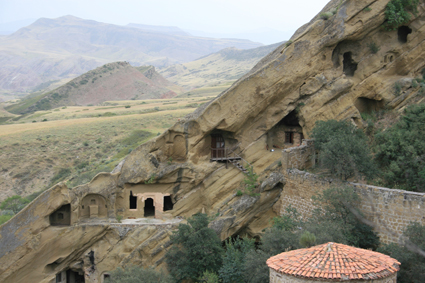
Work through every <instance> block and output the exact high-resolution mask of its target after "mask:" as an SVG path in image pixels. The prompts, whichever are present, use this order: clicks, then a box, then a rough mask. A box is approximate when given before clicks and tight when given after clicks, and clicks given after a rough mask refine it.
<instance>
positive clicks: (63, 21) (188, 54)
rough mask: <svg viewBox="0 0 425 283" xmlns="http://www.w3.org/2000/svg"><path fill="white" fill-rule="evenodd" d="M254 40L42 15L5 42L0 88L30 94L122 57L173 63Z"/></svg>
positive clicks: (1, 52) (134, 61)
mask: <svg viewBox="0 0 425 283" xmlns="http://www.w3.org/2000/svg"><path fill="white" fill-rule="evenodd" d="M261 45H262V44H260V43H255V42H251V41H249V40H239V39H238V40H237V39H213V38H203V37H194V36H183V35H170V34H165V33H152V32H151V31H145V30H142V29H140V28H134V27H126V26H117V25H112V24H107V23H101V22H97V21H93V20H85V19H81V18H78V17H74V16H64V17H59V18H56V19H49V18H41V19H38V20H37V21H35V22H34V23H33V24H31V25H29V26H27V27H24V28H21V29H19V30H18V31H16V32H15V33H13V34H11V35H8V36H4V37H2V41H1V42H0V66H1V67H0V93H1V92H3V93H17V92H18V93H22V94H23V93H25V92H28V91H30V90H31V89H32V88H35V87H37V86H38V85H40V84H42V83H46V82H49V81H54V80H59V79H64V78H68V79H71V78H73V77H76V76H78V75H81V74H82V73H84V72H87V71H89V70H91V69H94V68H96V67H99V66H101V65H104V64H106V63H110V62H116V61H128V62H130V63H131V64H132V65H134V66H140V65H153V66H156V67H160V66H168V65H171V64H174V63H182V62H188V61H191V60H194V59H196V58H199V57H201V56H204V55H207V54H210V53H214V52H217V51H219V50H221V49H223V48H226V47H230V46H236V47H238V48H242V49H244V48H253V47H258V46H261Z"/></svg>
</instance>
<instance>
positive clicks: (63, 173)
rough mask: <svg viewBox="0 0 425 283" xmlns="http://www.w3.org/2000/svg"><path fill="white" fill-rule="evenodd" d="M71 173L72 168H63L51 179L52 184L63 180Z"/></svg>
mask: <svg viewBox="0 0 425 283" xmlns="http://www.w3.org/2000/svg"><path fill="white" fill-rule="evenodd" d="M70 175H71V169H69V168H61V169H60V170H59V172H58V173H56V175H54V176H53V178H52V179H51V180H50V186H52V185H54V184H56V183H58V182H60V181H63V180H64V179H65V178H66V177H68V176H70Z"/></svg>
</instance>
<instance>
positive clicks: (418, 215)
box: [280, 169, 425, 243]
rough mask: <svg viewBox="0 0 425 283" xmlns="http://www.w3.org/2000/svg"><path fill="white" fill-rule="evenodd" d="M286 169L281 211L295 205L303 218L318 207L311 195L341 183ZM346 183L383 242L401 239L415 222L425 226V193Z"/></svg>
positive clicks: (282, 212) (281, 212)
mask: <svg viewBox="0 0 425 283" xmlns="http://www.w3.org/2000/svg"><path fill="white" fill-rule="evenodd" d="M283 171H284V172H283V173H284V175H285V178H286V185H285V186H284V187H283V191H282V196H281V200H280V201H281V205H280V214H284V213H285V208H286V207H287V206H289V205H292V207H294V208H296V209H297V210H298V212H299V213H300V214H301V215H302V216H303V217H305V218H307V217H309V216H310V215H311V212H312V210H313V209H314V206H313V203H312V200H311V197H312V196H313V195H315V194H317V193H319V192H321V191H323V190H325V189H327V188H330V187H332V186H336V185H337V183H336V182H335V181H334V180H332V179H324V178H320V177H318V176H316V175H314V174H310V173H307V172H304V171H300V170H297V169H288V170H283ZM346 184H348V185H349V186H352V187H353V188H354V189H355V190H356V191H357V193H358V194H359V195H360V197H361V199H362V202H361V206H360V210H361V211H362V213H363V214H364V215H365V217H366V218H367V219H368V220H369V221H372V222H373V223H374V224H375V231H376V232H377V233H378V234H379V236H380V238H381V241H382V242H383V243H391V242H398V240H399V238H400V236H401V234H402V231H403V230H404V229H405V228H406V226H407V225H409V223H411V222H413V221H417V222H419V223H421V224H422V225H425V193H415V192H409V191H403V190H394V189H388V188H382V187H376V186H369V185H363V184H356V183H346Z"/></svg>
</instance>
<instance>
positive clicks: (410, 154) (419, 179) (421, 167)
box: [374, 104, 425, 192]
mask: <svg viewBox="0 0 425 283" xmlns="http://www.w3.org/2000/svg"><path fill="white" fill-rule="evenodd" d="M424 125H425V104H419V105H411V106H409V107H407V108H406V110H405V112H404V115H403V116H402V117H401V118H400V120H399V121H398V122H397V123H396V124H395V125H393V126H392V127H391V128H389V129H387V130H386V131H383V132H380V133H378V134H376V135H375V146H374V150H375V152H376V154H375V159H376V161H377V162H378V164H379V165H380V167H381V169H382V171H383V173H382V175H383V176H382V177H383V179H384V180H385V182H386V184H387V185H388V186H391V187H396V188H400V189H406V190H411V191H418V192H425V140H424V137H425V127H424Z"/></svg>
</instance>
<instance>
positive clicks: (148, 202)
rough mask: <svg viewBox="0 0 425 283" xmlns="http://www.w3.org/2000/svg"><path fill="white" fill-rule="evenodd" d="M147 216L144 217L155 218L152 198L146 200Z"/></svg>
mask: <svg viewBox="0 0 425 283" xmlns="http://www.w3.org/2000/svg"><path fill="white" fill-rule="evenodd" d="M144 212H145V215H144V217H149V216H155V206H154V202H153V199H152V198H147V199H146V200H145V211H144Z"/></svg>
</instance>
